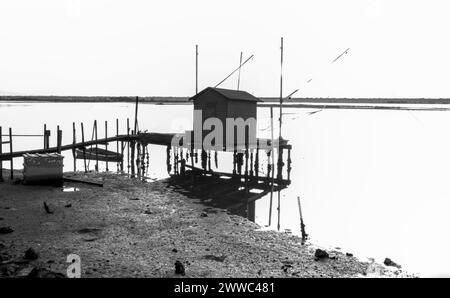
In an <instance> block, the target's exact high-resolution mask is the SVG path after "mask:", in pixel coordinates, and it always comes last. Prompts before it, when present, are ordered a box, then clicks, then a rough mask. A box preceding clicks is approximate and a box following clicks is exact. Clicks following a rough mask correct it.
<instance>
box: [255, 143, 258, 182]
mask: <svg viewBox="0 0 450 298" xmlns="http://www.w3.org/2000/svg"><path fill="white" fill-rule="evenodd" d="M255 176H256V177H258V176H259V142H258V141H256V156H255Z"/></svg>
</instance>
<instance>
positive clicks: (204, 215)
mask: <svg viewBox="0 0 450 298" xmlns="http://www.w3.org/2000/svg"><path fill="white" fill-rule="evenodd" d="M200 217H208V213H206V212H202V213H201V214H200Z"/></svg>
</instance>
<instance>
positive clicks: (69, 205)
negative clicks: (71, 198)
mask: <svg viewBox="0 0 450 298" xmlns="http://www.w3.org/2000/svg"><path fill="white" fill-rule="evenodd" d="M64 207H66V208H70V207H72V204H67V205H64Z"/></svg>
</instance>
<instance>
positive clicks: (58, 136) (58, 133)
mask: <svg viewBox="0 0 450 298" xmlns="http://www.w3.org/2000/svg"><path fill="white" fill-rule="evenodd" d="M61 143H62V130H60V129H59V125H58V127H57V129H56V152H58V153H59V154H61Z"/></svg>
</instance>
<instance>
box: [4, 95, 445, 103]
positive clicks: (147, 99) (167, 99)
mask: <svg viewBox="0 0 450 298" xmlns="http://www.w3.org/2000/svg"><path fill="white" fill-rule="evenodd" d="M135 100H136V97H135V96H22V95H11V96H0V101H34V102H135ZM261 100H263V101H264V102H267V103H277V102H279V99H278V98H276V97H261ZM139 102H143V103H160V104H182V103H189V97H171V96H143V97H139ZM284 102H286V103H287V102H290V103H354V104H450V98H330V97H317V98H292V99H289V100H285V101H284Z"/></svg>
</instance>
